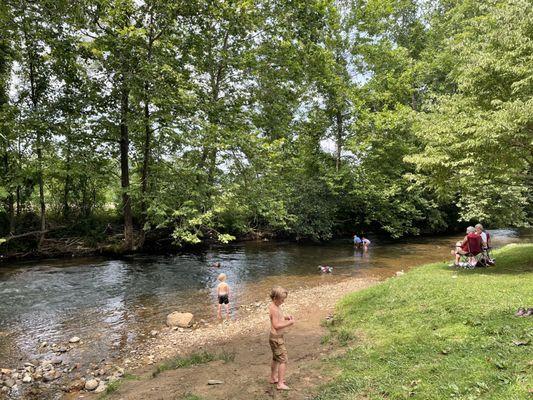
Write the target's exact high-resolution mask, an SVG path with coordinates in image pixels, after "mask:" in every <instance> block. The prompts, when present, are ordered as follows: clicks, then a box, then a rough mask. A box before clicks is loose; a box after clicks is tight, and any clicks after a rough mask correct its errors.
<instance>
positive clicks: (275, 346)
mask: <svg viewBox="0 0 533 400" xmlns="http://www.w3.org/2000/svg"><path fill="white" fill-rule="evenodd" d="M287 294H288V292H287V291H286V290H285V289H283V288H282V287H279V286H277V287H275V288H274V289H272V292H271V293H270V298H271V299H272V304H270V307H269V308H268V310H269V313H270V335H269V337H268V341H269V343H270V348H271V349H272V366H271V369H270V383H272V384H274V383H276V384H277V386H276V387H277V389H278V390H289V389H290V388H289V387H288V386H287V384H286V383H285V372H286V370H287V349H286V348H285V340H284V339H283V334H284V333H285V330H286V328H288V327H289V326H291V325H293V324H294V318H293V317H292V316H290V315H289V316H287V317H285V316H283V312H282V311H281V308H280V307H281V305H282V304H283V303H284V302H285V299H286V298H287Z"/></svg>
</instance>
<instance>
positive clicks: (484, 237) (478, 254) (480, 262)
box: [452, 224, 494, 268]
mask: <svg viewBox="0 0 533 400" xmlns="http://www.w3.org/2000/svg"><path fill="white" fill-rule="evenodd" d="M490 248H491V247H490V234H489V232H487V231H485V230H484V229H483V225H481V224H477V225H476V226H475V227H473V226H469V227H468V228H466V236H465V237H464V239H463V240H462V241H461V242H457V243H456V244H455V250H452V254H455V263H454V264H452V266H457V267H468V268H474V267H476V266H489V265H494V259H493V258H491V257H490V253H489V252H490Z"/></svg>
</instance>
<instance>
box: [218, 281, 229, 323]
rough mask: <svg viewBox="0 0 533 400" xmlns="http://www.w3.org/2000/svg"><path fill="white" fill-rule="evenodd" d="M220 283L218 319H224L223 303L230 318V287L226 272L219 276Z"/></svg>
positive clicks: (227, 316) (227, 317)
mask: <svg viewBox="0 0 533 400" xmlns="http://www.w3.org/2000/svg"><path fill="white" fill-rule="evenodd" d="M217 279H218V280H219V281H220V283H219V284H218V286H217V296H218V312H217V317H218V319H222V304H224V305H225V307H226V319H229V295H230V288H229V285H228V284H227V283H226V274H220V275H219V276H218V278H217Z"/></svg>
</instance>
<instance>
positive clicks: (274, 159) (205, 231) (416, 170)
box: [0, 0, 533, 245]
mask: <svg viewBox="0 0 533 400" xmlns="http://www.w3.org/2000/svg"><path fill="white" fill-rule="evenodd" d="M0 7H1V8H0V24H1V26H0V27H1V28H2V32H3V33H4V34H3V35H2V38H1V39H0V170H1V171H2V172H1V174H0V202H1V206H2V207H1V208H2V212H1V218H2V226H0V233H1V234H3V235H7V234H9V233H22V232H24V231H28V230H39V229H40V228H41V227H42V226H43V224H44V227H51V226H53V225H56V224H59V225H71V224H72V223H73V222H75V221H80V220H83V221H89V220H91V219H92V218H96V219H97V220H98V219H99V216H100V215H106V216H107V217H108V218H109V219H110V221H113V222H114V221H115V219H116V218H117V217H119V216H121V217H123V219H124V223H125V225H128V224H129V221H130V220H132V221H133V222H132V224H133V225H134V228H135V229H136V230H137V231H140V230H143V231H144V232H143V233H145V234H148V233H150V231H154V230H155V231H157V230H161V232H170V235H171V236H172V238H173V239H174V242H175V243H176V244H178V245H185V244H194V243H199V242H202V241H205V240H216V241H219V242H222V243H227V242H228V241H230V240H233V239H234V238H237V237H241V236H245V235H251V236H254V235H256V234H258V233H259V234H263V233H266V234H271V235H274V236H275V235H277V236H281V237H289V238H293V239H297V240H308V239H311V240H327V239H329V238H331V237H333V236H334V235H337V234H346V233H347V232H352V231H353V230H365V231H366V230H372V231H375V232H380V233H385V234H387V235H389V236H392V237H400V236H403V235H416V234H419V233H422V232H437V231H442V230H444V229H446V228H448V227H450V226H453V225H455V224H456V223H457V222H458V221H457V220H458V219H459V220H464V221H467V220H476V221H477V220H482V221H484V222H486V223H490V224H492V225H506V226H509V225H524V224H527V223H528V221H530V219H531V217H532V215H531V211H530V210H531V199H532V194H531V189H530V187H531V184H530V182H531V162H532V159H531V151H530V148H531V144H532V143H531V136H532V132H531V126H532V121H531V115H532V114H531V108H532V106H533V103H532V100H531V98H532V96H531V94H532V80H531V76H533V71H532V69H531V65H533V63H532V62H531V54H532V48H531V46H532V45H531V19H530V18H529V17H528V16H529V15H531V4H530V3H529V2H527V1H524V0H512V1H500V0H494V1H492V2H489V3H485V2H474V1H466V2H455V1H452V2H449V1H441V2H437V3H434V4H433V3H432V4H428V3H425V2H417V1H414V0H402V1H392V0H383V1H364V2H363V1H358V2H336V1H333V0H326V1H323V0H316V1H315V0H312V1H306V2H292V1H286V0H276V1H266V0H254V1H253V2H250V1H247V0H242V1H236V2H235V1H234V2H225V1H222V2H218V3H216V6H215V4H214V3H212V2H210V1H204V0H201V1H195V2H188V1H146V2H135V1H131V0H128V1H123V0H102V1H98V2H97V3H94V2H91V1H80V2H76V3H75V4H71V2H67V1H57V2H52V3H51V2H49V1H33V2H29V1H26V0H24V1H20V2H8V3H6V4H2V6H0ZM511 26H512V27H513V29H509V27H511ZM128 199H130V200H128ZM130 206H131V207H130ZM130 208H131V211H130ZM36 213H38V214H39V217H40V219H37V218H35V214H36ZM130 217H131V218H130ZM128 226H129V225H128ZM98 229H99V228H98ZM125 231H127V229H125ZM88 234H89V235H91V236H97V235H95V234H94V232H93V233H91V232H89V233H88ZM138 236H141V237H144V235H138ZM100 239H105V238H97V237H95V242H97V241H99V240H100ZM130 239H131V238H130ZM139 244H142V243H139Z"/></svg>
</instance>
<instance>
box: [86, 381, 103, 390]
mask: <svg viewBox="0 0 533 400" xmlns="http://www.w3.org/2000/svg"><path fill="white" fill-rule="evenodd" d="M99 384H100V383H99V382H98V380H97V379H89V380H88V381H87V382H85V390H94V389H96V388H97V387H98V385H99Z"/></svg>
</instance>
